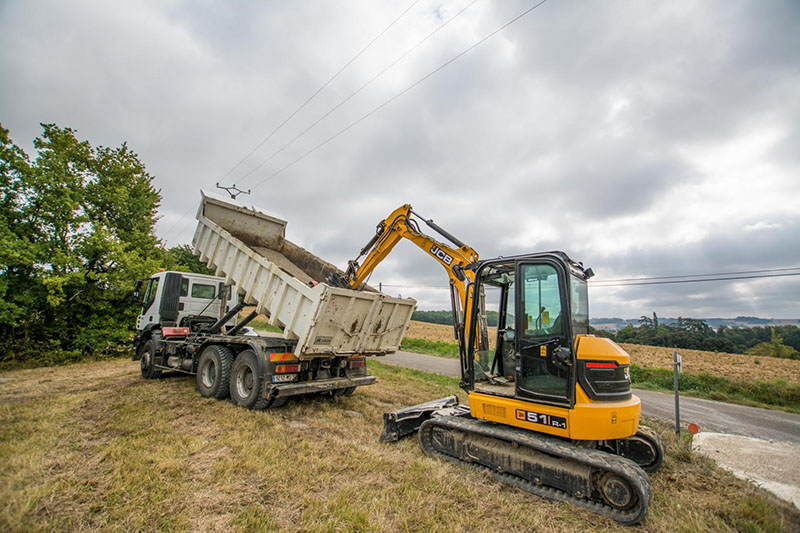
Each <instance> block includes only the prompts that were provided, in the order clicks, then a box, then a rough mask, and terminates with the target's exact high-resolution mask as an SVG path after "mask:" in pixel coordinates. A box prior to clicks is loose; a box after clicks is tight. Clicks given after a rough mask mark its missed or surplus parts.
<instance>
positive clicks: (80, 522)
mask: <svg viewBox="0 0 800 533" xmlns="http://www.w3.org/2000/svg"><path fill="white" fill-rule="evenodd" d="M369 368H370V372H371V373H373V374H375V375H377V376H378V378H379V383H378V384H377V385H374V386H371V387H364V388H361V389H358V391H356V393H355V394H354V395H353V396H351V397H343V398H337V399H330V398H319V397H318V398H305V399H299V400H290V401H289V403H287V404H286V406H284V407H282V408H280V409H276V410H270V411H263V412H254V411H247V410H245V409H241V408H238V407H235V406H234V405H233V404H232V403H230V402H228V401H215V400H210V399H204V398H202V397H200V396H199V395H198V394H197V393H196V392H195V390H194V380H193V379H192V378H187V377H165V378H163V379H161V380H155V381H146V380H143V379H142V378H141V377H140V376H139V371H138V365H137V364H136V363H134V362H131V361H129V360H111V361H103V362H93V363H80V364H74V365H70V366H61V367H53V368H37V369H29V370H16V371H8V372H3V373H2V380H0V530H2V531H26V532H27V531H68V530H69V531H72V530H86V531H96V530H103V531H130V530H136V531H139V530H159V531H161V530H164V531H499V530H503V531H534V530H535V531H586V530H593V531H698V530H703V531H796V530H798V529H799V528H800V513H798V511H797V510H796V509H792V508H791V507H789V506H788V505H786V504H783V503H782V502H780V501H778V500H776V499H774V498H772V497H771V496H769V495H768V494H767V493H765V492H763V491H761V490H760V489H757V488H754V487H753V486H751V485H749V484H747V483H745V482H742V481H739V480H737V479H735V478H734V477H733V476H732V475H730V474H728V473H726V472H724V471H722V470H720V469H718V468H717V467H716V466H714V464H713V463H712V462H710V461H708V460H706V459H704V458H703V457H701V456H697V455H695V454H692V453H691V452H690V451H689V449H688V446H687V443H686V442H685V441H678V440H676V439H675V437H674V436H673V435H672V433H671V432H670V431H669V430H667V429H665V428H661V429H662V431H661V432H662V435H663V437H664V439H665V441H666V444H667V446H668V457H667V458H666V461H665V464H664V467H663V468H662V470H660V471H659V472H658V473H656V474H653V475H652V476H651V481H652V484H653V494H654V496H653V500H652V502H651V505H650V511H649V514H648V516H647V518H646V520H645V522H644V523H643V524H641V526H639V527H635V528H625V527H622V526H619V525H617V524H615V523H614V522H611V521H610V520H608V519H606V518H602V517H598V516H596V515H593V514H591V513H589V512H587V511H584V510H581V509H576V508H573V507H571V506H568V505H566V504H558V503H551V502H546V501H544V500H541V499H538V498H536V497H533V496H531V495H529V494H527V493H524V492H522V491H519V490H516V489H513V488H509V487H505V486H502V485H500V484H498V483H496V482H495V481H493V480H492V479H491V478H489V477H488V476H487V475H486V474H484V473H482V472H479V471H476V470H474V469H472V468H470V467H468V466H457V465H452V464H449V463H444V462H441V461H438V460H436V459H433V458H429V457H427V456H425V455H423V454H422V452H421V451H420V450H419V447H418V445H417V443H416V441H415V439H413V438H408V439H405V440H403V441H401V442H399V443H395V444H381V443H379V442H378V435H379V433H380V429H381V424H382V418H381V415H382V413H383V412H384V411H389V410H394V409H396V408H398V407H401V406H405V405H409V404H412V403H417V402H421V401H425V400H430V399H433V398H439V397H442V396H444V395H448V394H453V393H456V392H458V391H459V389H458V388H457V384H456V380H455V379H450V378H445V377H441V376H434V375H430V374H425V373H421V372H416V371H411V370H404V369H398V368H395V367H390V366H387V365H383V364H380V363H378V362H375V361H372V360H371V361H370V362H369ZM462 399H463V395H462Z"/></svg>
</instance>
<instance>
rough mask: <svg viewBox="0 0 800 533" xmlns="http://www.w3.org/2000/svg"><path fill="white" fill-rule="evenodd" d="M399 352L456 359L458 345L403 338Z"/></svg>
mask: <svg viewBox="0 0 800 533" xmlns="http://www.w3.org/2000/svg"><path fill="white" fill-rule="evenodd" d="M400 349H401V350H408V351H409V352H417V353H428V354H431V355H440V356H443V357H455V358H458V354H459V352H458V343H455V342H444V341H429V340H428V339H415V338H411V337H403V342H402V344H401V345H400Z"/></svg>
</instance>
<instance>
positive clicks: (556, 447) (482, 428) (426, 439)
mask: <svg viewBox="0 0 800 533" xmlns="http://www.w3.org/2000/svg"><path fill="white" fill-rule="evenodd" d="M434 426H438V427H442V428H446V429H453V430H458V431H462V432H465V433H471V434H475V435H483V436H486V437H490V438H494V439H499V440H504V441H507V442H516V443H518V444H519V445H520V446H525V447H528V448H532V449H534V450H538V451H541V452H544V453H546V454H549V455H551V456H556V457H562V458H564V459H566V460H570V461H575V462H578V463H582V464H585V465H589V466H590V467H592V469H593V470H594V469H596V470H601V471H603V472H613V473H615V474H617V475H619V476H621V477H622V478H624V479H626V480H627V481H628V482H629V483H630V484H631V487H633V489H634V490H635V491H636V493H637V495H638V503H637V504H636V506H635V507H633V508H631V509H627V510H620V509H616V508H614V507H612V506H610V505H608V504H605V503H602V502H599V501H597V500H593V499H589V498H580V497H576V496H574V495H572V494H568V493H566V492H564V491H562V490H560V489H557V488H554V487H547V486H544V485H540V484H536V483H533V482H532V481H529V480H527V479H524V478H521V477H519V476H516V475H513V474H508V473H504V472H497V471H495V470H493V469H491V468H489V467H487V466H484V465H481V464H476V463H465V462H464V461H462V460H461V459H459V458H458V457H455V456H453V455H449V454H446V453H443V452H440V451H438V450H436V449H434V448H433V443H432V441H431V438H430V437H431V433H432V428H433V427H434ZM419 443H420V447H421V448H422V451H423V452H424V453H426V454H427V455H430V456H433V457H439V458H442V459H445V460H447V461H451V462H454V463H458V464H470V465H472V466H475V467H476V468H479V469H481V470H484V471H488V472H489V473H491V475H492V477H493V478H495V479H496V480H497V481H500V482H501V483H505V484H507V485H511V486H513V487H517V488H520V489H522V490H525V491H528V492H530V493H531V494H535V495H536V496H540V497H542V498H546V499H548V500H554V501H559V502H566V503H570V504H572V505H577V506H579V507H583V508H584V509H588V510H590V511H592V512H594V513H597V514H600V515H603V516H607V517H609V518H611V519H612V520H615V521H616V522H619V523H620V524H624V525H633V524H638V523H639V522H641V521H642V519H643V518H644V516H645V514H646V513H647V505H648V503H649V502H650V496H651V491H650V480H649V479H648V477H647V474H645V473H644V471H643V470H642V469H641V468H639V466H638V465H637V464H636V463H634V462H633V461H631V460H630V459H625V458H624V457H619V456H616V455H611V454H608V453H606V452H601V451H598V450H592V449H587V448H578V447H576V446H574V445H572V444H570V443H569V442H566V441H562V440H559V439H555V438H553V437H549V436H544V435H540V434H536V433H532V432H530V431H524V430H519V429H516V428H512V427H508V426H501V425H498V424H493V423H491V422H486V421H484V420H478V419H475V418H472V417H468V416H443V417H438V418H431V419H430V420H427V421H426V422H425V423H423V424H422V426H421V427H420V430H419Z"/></svg>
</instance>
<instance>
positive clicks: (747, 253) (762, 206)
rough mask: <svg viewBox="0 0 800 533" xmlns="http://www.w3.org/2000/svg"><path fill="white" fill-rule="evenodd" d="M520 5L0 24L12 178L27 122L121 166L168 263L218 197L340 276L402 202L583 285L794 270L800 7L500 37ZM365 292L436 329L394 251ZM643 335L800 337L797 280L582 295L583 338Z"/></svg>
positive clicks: (258, 9) (508, 32) (645, 18)
mask: <svg viewBox="0 0 800 533" xmlns="http://www.w3.org/2000/svg"><path fill="white" fill-rule="evenodd" d="M534 5H536V2H529V1H519V0H507V1H497V0H495V1H492V0H453V1H435V0H433V1H432V0H417V1H414V0H402V1H401V0H397V1H394V2H389V1H380V0H373V1H369V2H363V1H362V2H354V1H351V2H344V1H338V2H337V1H330V2H319V1H312V0H307V1H298V2H245V1H231V2H222V1H219V2H211V1H205V2H203V1H199V2H198V1H192V2H188V1H187V2H181V1H153V2H125V3H119V2H101V1H97V2H91V1H89V2H44V1H41V2H40V1H30V0H26V1H10V0H5V1H3V2H1V3H0V123H2V125H3V126H4V127H5V128H8V129H9V130H10V134H11V137H12V139H13V140H14V141H15V142H16V143H17V144H18V145H20V146H21V147H23V148H24V149H25V150H26V151H27V152H28V153H33V149H32V141H33V139H34V138H35V137H36V136H38V135H39V134H41V127H40V125H39V124H40V123H56V124H58V125H59V126H64V127H67V126H68V127H71V128H73V129H75V130H77V134H78V137H79V138H81V139H87V140H89V141H90V142H91V143H92V144H93V145H103V146H118V145H120V144H121V143H123V142H127V143H128V146H129V147H130V148H131V149H133V150H134V151H135V152H136V153H138V154H139V157H140V158H141V160H142V161H143V162H144V164H145V165H146V167H147V169H148V172H149V173H150V174H152V175H153V176H154V177H155V181H154V183H155V186H156V187H157V188H158V189H160V190H161V194H162V197H163V199H162V204H161V208H160V214H161V219H160V221H159V223H158V225H157V235H158V236H159V237H160V238H161V239H163V241H164V242H165V243H166V245H168V246H174V245H178V244H186V243H190V242H191V238H192V234H193V231H194V213H195V211H196V208H197V204H198V201H199V199H200V193H199V190H200V189H201V188H206V189H214V186H215V184H216V183H217V182H220V183H221V184H223V185H231V184H234V183H235V184H236V185H237V186H239V187H240V188H242V189H251V190H252V192H251V194H250V196H240V197H239V199H240V201H244V202H245V203H248V204H252V205H256V206H258V207H260V208H262V209H264V210H266V211H268V212H270V213H273V214H275V215H277V216H279V217H281V218H284V219H286V220H288V222H289V224H288V227H287V237H288V238H289V239H290V240H292V241H293V242H295V243H297V244H300V245H301V246H304V247H305V248H307V249H309V250H311V251H312V252H314V253H315V254H317V255H319V256H321V257H323V258H325V259H326V260H328V261H330V262H332V263H335V264H338V265H340V266H342V267H344V266H345V265H346V264H347V260H348V259H352V258H354V257H355V256H356V255H357V254H358V251H359V250H360V249H361V247H362V246H363V245H364V244H365V243H366V241H368V240H369V238H370V237H371V235H372V234H373V232H374V228H375V225H376V224H377V223H378V222H379V221H380V220H382V219H383V218H384V217H385V216H387V215H388V214H389V213H390V212H391V211H392V210H394V209H395V208H396V207H397V206H399V205H402V204H405V203H410V204H412V205H413V206H414V209H415V211H417V212H419V213H421V214H422V215H423V216H425V217H426V218H433V219H434V220H435V221H436V222H437V223H438V224H439V225H441V226H443V227H444V228H446V229H447V230H448V231H450V232H451V233H453V234H454V235H456V236H457V237H458V238H459V239H461V240H462V241H464V242H466V243H468V244H470V245H471V246H472V247H473V248H474V249H476V250H477V251H478V252H479V253H480V255H481V258H484V259H488V258H491V257H497V256H500V255H512V254H519V253H526V252H537V251H545V250H563V251H565V252H567V253H568V254H569V255H570V256H571V257H573V258H574V259H576V260H578V261H582V262H583V263H584V264H585V265H586V266H590V267H592V269H593V270H594V271H595V273H596V277H595V278H594V279H595V280H598V281H600V280H613V279H619V278H630V277H655V276H673V275H689V274H704V273H716V272H737V271H745V270H760V269H772V268H787V267H800V209H799V208H800V53H798V52H799V51H800V31H797V29H798V27H800V3H798V2H797V1H794V0H787V1H784V2H781V1H778V0H775V1H770V2H757V1H704V2H694V1H692V2H685V1H672V2H637V1H632V0H629V1H621V0H620V1H614V0H609V1H599V0H598V1H580V2H564V1H557V0H549V1H547V2H545V3H544V4H542V5H540V6H539V7H537V8H535V9H533V10H532V11H530V12H528V14H526V15H524V16H523V17H521V18H519V19H517V20H516V21H514V22H513V23H511V24H510V25H508V26H506V27H505V28H503V29H500V28H501V27H503V26H504V25H505V24H507V23H508V22H510V21H512V20H514V19H515V18H516V17H517V16H518V15H520V14H521V13H523V12H525V11H527V10H529V9H530V8H531V7H533V6H534ZM387 28H388V29H387ZM498 29H500V31H497V33H493V32H495V31H496V30H498ZM384 30H385V31H384ZM434 32H435V33H434ZM490 35H491V37H489V38H488V39H486V40H483V39H484V38H486V37H487V36H490ZM428 36H429V37H428ZM376 37H377V38H376ZM426 37H427V38H426ZM423 39H424V41H423ZM420 41H423V42H422V43H421V44H419V45H418V43H420ZM476 43H480V44H477V46H474V47H472V46H473V45H475V44H476ZM417 45H418V46H417ZM471 47H472V48H471ZM409 50H410V52H409ZM467 50H468V51H467ZM465 51H466V53H463V52H465ZM359 52H361V53H360V54H359ZM407 52H408V53H407ZM462 53H463V54H462ZM356 56H357V57H356ZM354 58H355V59H354ZM454 58H456V59H455V60H453V59H454ZM353 59H354V60H353ZM351 60H353V61H352V62H351ZM451 60H453V61H452V62H451ZM443 65H446V66H444V67H443V68H439V67H442V66H443ZM343 67H345V68H344V69H343V70H342V68H343ZM387 67H389V68H388V69H387ZM337 73H338V74H337ZM376 76H377V77H376ZM373 78H374V80H373ZM371 80H372V81H371ZM420 80H422V81H420ZM326 82H329V83H328V84H327V85H325V84H326ZM368 82H370V83H369V84H367V83H368ZM417 82H419V83H417ZM365 84H367V85H366V87H363V89H361V90H360V91H359V92H358V93H357V94H356V95H355V96H353V97H352V98H350V99H349V100H347V101H346V102H344V103H343V104H342V105H341V106H340V107H338V108H336V109H335V110H334V111H333V112H331V113H330V114H329V115H328V116H326V117H325V118H324V119H322V120H320V121H319V123H318V124H316V125H315V126H314V127H312V128H311V129H308V128H309V126H311V125H312V124H314V123H315V122H316V121H317V120H319V119H320V118H321V117H323V116H325V115H326V114H328V113H329V112H330V111H331V110H332V109H333V108H334V107H335V106H337V104H339V103H340V102H342V101H343V100H345V99H346V98H347V97H348V96H350V95H351V94H353V93H354V92H355V91H356V90H358V89H359V88H361V87H362V86H364V85H365ZM323 85H325V87H324V88H323V89H322V90H321V91H319V92H318V93H316V91H317V90H318V89H320V88H321V87H323ZM315 93H316V94H315ZM312 95H315V96H314V97H313V98H311V100H310V101H308V103H307V104H306V105H305V106H304V107H302V108H301V105H302V104H303V103H304V102H306V101H307V100H308V99H309V97H311V96H312ZM387 102H388V103H387ZM383 104H385V105H383ZM379 106H381V107H379ZM298 109H299V111H298ZM373 111H374V112H373ZM295 112H296V113H295ZM290 117H291V118H290ZM287 118H290V119H289V120H288V121H286V120H287ZM362 118H363V119H362ZM360 119H361V120H360ZM285 121H286V122H285ZM284 122H285V124H284V125H283V126H281V127H280V128H278V127H279V126H280V125H281V124H282V123H284ZM276 129H277V131H276ZM306 130H307V131H306ZM273 131H275V133H274V135H272V136H271V137H270V133H271V132H273ZM337 134H338V135H337ZM295 139H296V140H295ZM262 141H265V142H262ZM323 143H324V144H323ZM256 148H257V149H256ZM282 148H283V149H282ZM254 149H255V150H254ZM251 152H252V154H251V155H250V156H249V157H247V158H245V156H246V155H247V154H250V153H251ZM243 159H244V161H242V160H243ZM240 162H241V163H240ZM237 165H238V166H237ZM379 282H380V283H383V284H386V285H391V287H389V288H387V292H392V293H399V294H402V296H404V297H406V296H410V297H413V298H415V299H417V300H418V307H419V308H420V309H447V308H449V294H448V291H447V290H443V289H444V288H445V287H446V283H447V277H446V274H445V272H444V271H443V270H442V269H441V267H440V266H439V265H438V264H436V263H435V262H434V261H432V260H431V259H430V258H429V257H428V256H427V255H426V254H424V253H423V252H422V251H421V250H419V249H416V247H415V246H414V245H413V244H411V243H409V242H401V243H400V245H398V247H397V248H396V250H395V252H394V253H393V254H392V255H390V256H389V257H388V258H387V259H386V260H385V261H384V263H383V264H381V265H380V266H379V268H378V269H377V270H376V271H375V272H374V274H373V276H372V278H371V279H370V284H372V285H377V284H378V283H379ZM440 287H441V288H440ZM654 311H655V312H657V313H658V314H659V315H660V316H690V317H735V316H740V315H747V316H762V317H775V318H800V276H789V277H776V278H764V279H755V280H740V281H734V282H711V283H688V284H670V285H647V286H633V287H600V286H599V285H598V286H594V287H592V288H591V289H590V313H591V315H592V316H593V317H603V316H618V317H624V318H633V317H638V316H639V315H642V314H649V313H652V312H654Z"/></svg>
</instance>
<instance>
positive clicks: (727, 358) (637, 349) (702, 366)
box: [621, 344, 800, 384]
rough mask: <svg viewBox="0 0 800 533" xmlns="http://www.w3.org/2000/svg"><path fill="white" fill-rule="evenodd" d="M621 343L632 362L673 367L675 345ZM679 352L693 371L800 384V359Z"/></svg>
mask: <svg viewBox="0 0 800 533" xmlns="http://www.w3.org/2000/svg"><path fill="white" fill-rule="evenodd" d="M621 346H622V347H623V348H624V349H625V351H627V352H628V353H629V354H630V356H631V361H633V362H634V363H636V364H637V365H639V366H642V367H653V368H669V369H672V352H673V349H672V348H662V347H660V346H642V345H639V344H621ZM678 353H679V354H681V357H682V358H683V371H684V372H688V373H690V374H699V373H701V372H707V373H709V374H713V375H715V376H722V377H726V378H729V379H733V380H742V381H753V380H762V381H770V380H773V379H783V380H785V381H786V382H787V383H792V384H797V383H800V360H794V359H778V358H777V357H755V356H752V355H742V354H736V353H722V352H719V353H718V352H703V351H700V350H684V349H679V350H678Z"/></svg>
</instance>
